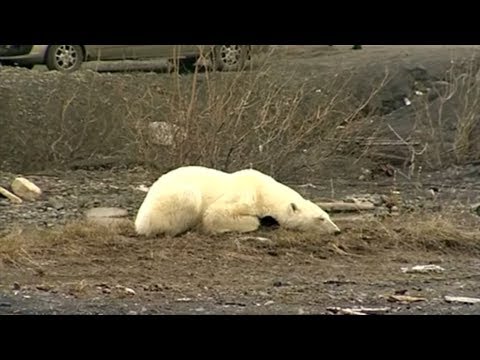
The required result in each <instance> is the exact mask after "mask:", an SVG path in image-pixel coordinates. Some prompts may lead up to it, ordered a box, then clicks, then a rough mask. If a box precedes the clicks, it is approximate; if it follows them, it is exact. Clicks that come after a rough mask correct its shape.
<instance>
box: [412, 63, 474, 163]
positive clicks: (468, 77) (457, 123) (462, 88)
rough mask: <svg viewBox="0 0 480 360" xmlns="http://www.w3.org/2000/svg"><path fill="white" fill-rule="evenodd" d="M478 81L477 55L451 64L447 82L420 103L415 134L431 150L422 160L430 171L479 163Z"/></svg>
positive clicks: (446, 78)
mask: <svg viewBox="0 0 480 360" xmlns="http://www.w3.org/2000/svg"><path fill="white" fill-rule="evenodd" d="M479 79H480V68H479V64H478V59H477V58H476V54H474V55H473V56H472V57H471V58H470V59H467V60H466V61H464V62H461V63H456V62H453V61H452V65H451V67H450V69H449V70H448V71H447V72H446V74H445V79H444V81H441V82H437V84H436V86H435V87H434V88H433V89H432V90H431V94H430V96H429V97H424V99H423V101H420V105H419V106H418V108H417V111H416V114H415V129H414V132H415V137H416V138H417V139H420V140H421V141H422V142H423V143H424V145H425V146H428V149H427V150H426V151H425V154H424V156H423V159H424V160H425V162H426V164H427V165H428V166H429V167H432V168H439V167H443V166H448V165H452V164H465V163H468V162H471V161H476V160H480V152H479V151H480V147H479V144H478V141H477V139H478V136H479V135H480V115H479V114H480V86H479V83H478V81H479ZM432 98H433V100H432Z"/></svg>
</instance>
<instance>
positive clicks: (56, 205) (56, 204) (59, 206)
mask: <svg viewBox="0 0 480 360" xmlns="http://www.w3.org/2000/svg"><path fill="white" fill-rule="evenodd" d="M48 206H50V207H52V208H54V209H55V210H62V209H63V208H64V207H65V206H64V205H63V203H62V202H61V201H60V200H58V199H56V198H50V199H49V200H48Z"/></svg>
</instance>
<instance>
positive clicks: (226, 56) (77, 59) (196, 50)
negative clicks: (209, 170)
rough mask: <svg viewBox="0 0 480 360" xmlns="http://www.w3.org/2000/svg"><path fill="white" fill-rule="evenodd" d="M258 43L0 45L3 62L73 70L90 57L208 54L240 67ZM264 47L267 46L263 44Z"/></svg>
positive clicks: (219, 64) (224, 66)
mask: <svg viewBox="0 0 480 360" xmlns="http://www.w3.org/2000/svg"><path fill="white" fill-rule="evenodd" d="M255 47H258V46H257V45H255V46H252V45H0V63H1V64H3V65H17V66H21V67H27V68H32V67H33V66H34V65H46V66H47V68H48V69H49V70H57V71H62V72H72V71H75V70H78V69H79V68H80V66H81V65H82V63H84V62H87V61H112V60H114V61H118V60H141V59H143V60H146V59H153V58H166V59H194V60H195V59H197V58H199V56H200V55H201V54H204V55H207V57H208V58H209V59H210V60H211V63H212V65H213V67H214V68H215V69H217V70H238V69H240V68H241V67H243V66H244V65H245V62H246V61H247V60H248V59H249V58H250V57H251V56H252V53H253V52H255V50H256V49H254V48H255ZM261 48H262V49H261V51H263V50H265V47H264V46H261Z"/></svg>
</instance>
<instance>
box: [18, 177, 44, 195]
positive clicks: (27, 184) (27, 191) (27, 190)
mask: <svg viewBox="0 0 480 360" xmlns="http://www.w3.org/2000/svg"><path fill="white" fill-rule="evenodd" d="M11 186H12V191H13V193H14V194H15V195H17V196H18V197H20V198H22V199H24V200H28V201H35V200H38V199H39V198H40V197H41V196H42V190H40V188H39V187H38V186H37V185H35V184H34V183H32V182H31V181H29V180H27V179H25V178H23V177H19V178H16V179H15V180H13V182H12V185H11Z"/></svg>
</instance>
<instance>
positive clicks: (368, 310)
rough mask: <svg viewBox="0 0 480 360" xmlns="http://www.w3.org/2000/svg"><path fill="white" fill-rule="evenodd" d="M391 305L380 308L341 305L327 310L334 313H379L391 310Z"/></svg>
mask: <svg viewBox="0 0 480 360" xmlns="http://www.w3.org/2000/svg"><path fill="white" fill-rule="evenodd" d="M389 310H390V308H389V307H380V308H367V307H358V308H340V307H329V308H327V311H329V312H331V313H333V314H339V315H373V314H378V313H385V312H387V311H389Z"/></svg>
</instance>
